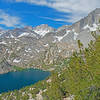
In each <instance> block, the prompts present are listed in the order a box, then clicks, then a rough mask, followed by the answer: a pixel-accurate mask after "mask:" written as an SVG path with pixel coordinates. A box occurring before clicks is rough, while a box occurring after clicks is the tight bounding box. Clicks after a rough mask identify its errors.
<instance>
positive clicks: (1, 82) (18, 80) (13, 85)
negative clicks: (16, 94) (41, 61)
mask: <svg viewBox="0 0 100 100" xmlns="http://www.w3.org/2000/svg"><path fill="white" fill-rule="evenodd" d="M49 75H50V72H47V71H42V70H37V69H27V70H23V71H17V72H9V73H6V74H1V75H0V93H3V92H8V91H12V90H15V89H16V90H19V89H21V88H23V87H25V86H29V85H32V84H35V83H36V82H38V81H41V80H44V79H46V78H47V77H48V76H49Z"/></svg>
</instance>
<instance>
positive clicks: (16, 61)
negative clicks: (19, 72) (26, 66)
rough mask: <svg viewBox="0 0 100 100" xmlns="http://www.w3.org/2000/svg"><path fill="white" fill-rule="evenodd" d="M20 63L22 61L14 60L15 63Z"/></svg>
mask: <svg viewBox="0 0 100 100" xmlns="http://www.w3.org/2000/svg"><path fill="white" fill-rule="evenodd" d="M20 61H21V59H19V60H18V59H14V60H13V62H14V63H19V62H20Z"/></svg>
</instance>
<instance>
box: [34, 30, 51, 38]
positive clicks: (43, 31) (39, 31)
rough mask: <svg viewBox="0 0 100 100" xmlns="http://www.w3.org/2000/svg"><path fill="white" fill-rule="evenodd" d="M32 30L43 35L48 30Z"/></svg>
mask: <svg viewBox="0 0 100 100" xmlns="http://www.w3.org/2000/svg"><path fill="white" fill-rule="evenodd" d="M34 32H36V33H37V34H39V35H40V36H42V37H43V36H45V35H46V34H47V33H49V32H50V31H49V30H42V29H41V30H34Z"/></svg>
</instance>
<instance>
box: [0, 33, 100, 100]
mask: <svg viewBox="0 0 100 100" xmlns="http://www.w3.org/2000/svg"><path fill="white" fill-rule="evenodd" d="M92 35H93V37H94V38H95V41H91V42H90V44H89V45H88V48H86V49H84V48H83V45H82V43H81V42H80V41H78V45H79V49H80V50H79V52H74V53H73V56H71V57H70V59H69V60H68V59H64V60H62V64H59V66H62V69H61V70H60V71H53V72H52V75H51V76H50V77H49V78H48V79H47V80H44V81H41V82H38V83H36V84H35V85H32V86H28V87H25V88H23V89H21V90H15V91H13V92H8V93H3V94H1V95H0V100H4V99H5V100H100V36H96V32H92ZM66 62H67V63H66Z"/></svg>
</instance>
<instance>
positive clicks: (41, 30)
mask: <svg viewBox="0 0 100 100" xmlns="http://www.w3.org/2000/svg"><path fill="white" fill-rule="evenodd" d="M99 19H100V8H97V9H95V10H94V11H93V12H91V13H89V14H88V16H87V17H85V18H83V19H81V20H79V21H78V22H76V23H74V24H72V25H71V26H67V25H65V26H62V27H60V28H58V29H54V28H52V27H50V26H48V25H45V24H42V25H40V26H37V27H30V26H27V27H24V28H16V29H13V30H7V31H5V30H0V62H2V61H3V60H4V59H6V60H5V61H7V63H9V64H6V65H7V66H8V67H7V66H6V65H5V66H4V67H3V68H2V66H0V72H2V73H3V72H7V71H6V70H8V71H9V70H11V67H9V65H12V66H13V65H16V66H20V67H39V68H41V65H42V64H46V65H48V64H52V63H54V62H56V61H57V60H58V59H59V58H60V59H61V58H65V57H69V56H70V55H71V54H72V52H73V51H75V50H78V46H77V41H78V40H80V41H81V42H82V43H83V44H84V47H87V46H88V43H89V42H90V41H91V40H94V38H93V36H92V35H91V31H96V30H97V27H98V25H99ZM5 69H6V70H5Z"/></svg>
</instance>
